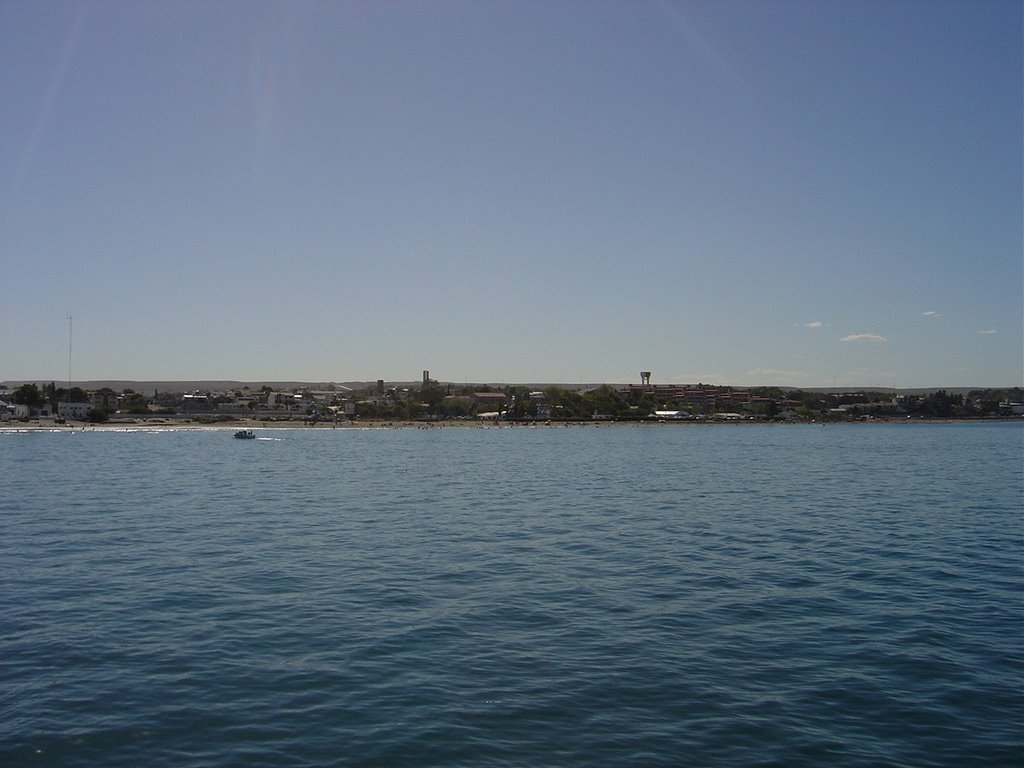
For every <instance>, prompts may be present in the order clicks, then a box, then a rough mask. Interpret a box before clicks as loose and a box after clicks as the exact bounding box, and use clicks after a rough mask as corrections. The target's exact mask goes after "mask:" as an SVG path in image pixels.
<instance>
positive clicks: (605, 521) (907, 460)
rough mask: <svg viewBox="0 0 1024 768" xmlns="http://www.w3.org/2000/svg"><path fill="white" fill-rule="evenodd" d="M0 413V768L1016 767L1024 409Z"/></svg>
mask: <svg viewBox="0 0 1024 768" xmlns="http://www.w3.org/2000/svg"><path fill="white" fill-rule="evenodd" d="M258 435H259V436H260V439H258V440H254V441H241V440H233V439H232V436H231V432H230V431H223V430H206V431H167V432H159V431H135V432H131V431H125V432H113V431H95V432H77V433H74V432H62V433H11V432H6V433H0V765H3V766H7V767H15V766H34V765H46V766H122V765H123V766H174V767H175V768H188V767H190V766H235V765H238V766H241V765H246V766H330V765H353V766H356V765H358V766H521V765H529V766H652V765H665V766H739V765H743V766H751V765H764V766H768V765H777V766H822V765H830V766H881V765H886V766H1013V765H1016V766H1019V765H1021V764H1022V763H1024V540H1022V500H1024V486H1022V455H1024V443H1022V437H1024V429H1022V427H1021V425H1020V424H1002V425H927V426H919V425H860V426H828V427H819V426H739V425H736V426H720V427H701V426H665V427H661V428H650V427H625V426H602V427H600V428H594V427H576V428H548V429H543V428H540V429H527V428H505V429H495V428H490V429H430V430H417V429H405V430H389V429H372V430H354V429H345V430H342V429H339V430H331V429H321V428H318V429H305V430H303V429H293V430H258Z"/></svg>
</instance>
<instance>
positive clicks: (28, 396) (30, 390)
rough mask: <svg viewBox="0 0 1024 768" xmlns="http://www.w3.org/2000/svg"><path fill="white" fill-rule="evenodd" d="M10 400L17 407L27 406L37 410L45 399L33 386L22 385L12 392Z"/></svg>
mask: <svg viewBox="0 0 1024 768" xmlns="http://www.w3.org/2000/svg"><path fill="white" fill-rule="evenodd" d="M12 399H13V400H14V402H15V403H17V404H18V405H27V406H29V407H30V408H38V407H39V406H41V405H43V404H45V403H46V398H45V397H43V393H42V392H41V391H40V389H39V387H37V386H36V385H35V384H22V385H21V386H20V387H18V388H17V389H16V390H14V393H13V395H12Z"/></svg>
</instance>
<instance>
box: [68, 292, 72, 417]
mask: <svg viewBox="0 0 1024 768" xmlns="http://www.w3.org/2000/svg"><path fill="white" fill-rule="evenodd" d="M71 319H72V318H71V312H68V401H69V402H70V400H71V327H72V326H71Z"/></svg>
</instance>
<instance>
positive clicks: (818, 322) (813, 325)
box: [804, 320, 828, 328]
mask: <svg viewBox="0 0 1024 768" xmlns="http://www.w3.org/2000/svg"><path fill="white" fill-rule="evenodd" d="M827 325H828V323H823V322H821V320H814V321H812V322H810V323H804V328H825V327H826V326H827Z"/></svg>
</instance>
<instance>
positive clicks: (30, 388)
mask: <svg viewBox="0 0 1024 768" xmlns="http://www.w3.org/2000/svg"><path fill="white" fill-rule="evenodd" d="M264 389H265V390H269V387H264ZM488 391H495V390H493V389H492V388H491V387H488V386H477V387H473V388H470V387H464V388H461V389H457V388H453V387H451V386H442V385H441V384H439V383H438V382H436V381H428V382H425V383H424V384H423V385H422V386H421V387H420V388H418V389H417V388H412V389H409V390H403V391H392V393H391V397H389V398H386V399H384V400H383V401H378V400H376V399H374V400H370V399H362V400H361V399H360V398H359V396H358V394H357V396H356V399H357V401H358V402H357V405H356V416H357V417H358V418H367V419H395V420H409V419H420V418H459V417H470V416H474V415H477V413H478V411H479V410H481V408H483V407H486V409H487V410H493V409H494V408H495V406H494V405H487V406H478V405H477V404H476V402H475V400H474V398H473V394H474V393H476V392H488ZM498 391H501V392H502V393H503V394H504V395H505V397H506V403H507V405H506V408H505V409H504V410H505V416H506V418H511V419H536V418H550V419H556V420H559V419H563V420H565V419H572V420H580V419H591V418H594V417H595V416H597V417H607V418H612V419H618V420H624V419H644V418H648V417H649V416H650V414H652V413H653V412H654V411H658V410H666V411H670V410H676V411H687V412H689V413H692V414H694V415H710V414H711V413H714V412H715V411H717V410H721V409H722V407H723V404H724V405H725V406H726V407H727V408H728V409H730V410H743V411H745V412H746V413H749V414H751V415H755V416H760V417H765V418H774V417H777V416H778V415H779V414H780V413H781V412H782V411H783V409H788V410H790V411H792V412H794V413H795V414H796V415H797V416H800V417H802V418H807V419H811V418H842V417H843V416H842V415H837V414H835V413H834V412H833V409H835V408H837V407H838V406H847V407H848V408H851V406H852V408H851V412H852V413H854V414H856V413H857V406H858V405H870V404H872V403H891V402H892V398H893V395H892V393H891V392H870V391H868V392H857V393H824V392H804V391H801V390H782V389H780V388H778V387H761V388H756V389H752V390H749V392H750V394H751V395H752V396H753V399H752V402H750V403H733V402H732V401H731V400H730V396H731V395H732V394H733V390H732V389H731V388H730V387H714V388H708V389H707V391H708V392H709V393H711V397H709V398H708V400H707V401H706V402H702V403H694V402H687V401H685V400H678V401H677V400H672V399H655V398H654V397H653V396H652V394H651V393H650V392H641V391H637V390H635V389H634V390H632V391H629V392H627V393H623V392H620V391H619V390H618V389H616V388H614V387H611V386H609V385H607V384H604V385H602V386H600V387H597V388H595V389H592V390H588V391H578V390H574V389H566V388H563V387H558V386H549V387H546V388H545V389H544V390H543V392H542V393H541V396H539V397H538V396H537V395H536V394H535V393H532V392H531V391H530V389H529V388H528V387H524V386H508V387H505V388H503V389H501V390H498ZM98 392H99V393H100V394H104V395H107V397H106V398H104V399H105V400H106V402H117V409H118V410H120V411H122V412H128V413H139V414H141V413H149V412H150V411H151V410H152V408H151V406H152V405H157V404H158V405H160V406H162V407H163V409H166V410H167V411H170V410H173V409H174V405H175V402H174V400H175V396H174V395H172V394H170V393H162V395H161V397H160V398H159V402H157V400H156V399H155V398H154V399H152V400H151V399H150V398H147V397H146V396H144V395H142V394H140V393H138V392H135V391H134V390H131V389H125V390H123V391H122V392H120V393H115V392H114V391H113V390H110V389H102V390H99V391H98ZM363 395H364V397H366V396H368V395H369V392H367V393H363ZM12 399H13V401H14V402H15V403H20V404H23V405H27V406H29V407H31V408H33V409H36V408H42V407H44V406H46V405H47V404H49V405H50V406H51V407H52V408H53V409H54V410H56V408H57V404H58V403H60V402H90V401H92V397H91V396H90V394H89V393H87V392H86V391H84V390H83V389H81V388H79V387H70V388H60V387H57V386H56V385H55V384H53V383H51V384H48V385H42V386H40V385H36V384H23V385H21V386H19V387H18V388H17V389H15V390H14V392H13V393H12ZM224 399H225V400H229V399H230V398H224ZM716 400H717V402H716ZM214 401H216V399H215V400H214ZM1022 401H1024V389H1022V388H1020V387H1013V388H1008V389H986V390H974V391H971V392H970V393H968V395H967V396H964V395H962V394H959V393H948V392H946V391H945V390H938V391H936V392H931V393H928V394H925V395H920V396H916V397H915V396H910V397H904V398H901V401H900V408H901V409H902V411H903V412H904V413H906V414H907V415H911V416H920V417H932V418H958V417H975V416H996V415H1001V414H1002V413H1004V410H1003V409H1002V405H1001V404H1003V403H1006V402H1016V403H1020V402H1022ZM251 406H252V407H254V408H255V406H256V401H255V400H253V402H252V403H251ZM864 410H869V409H864ZM95 411H96V413H94V414H92V417H93V418H94V419H95V420H101V418H102V417H104V416H105V415H106V409H102V408H98V409H95ZM100 411H103V413H100Z"/></svg>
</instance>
